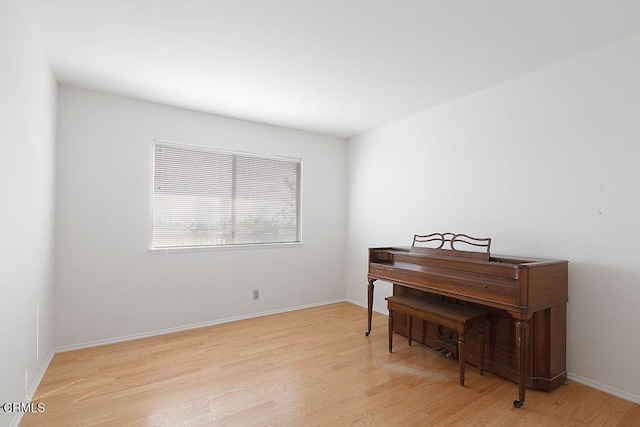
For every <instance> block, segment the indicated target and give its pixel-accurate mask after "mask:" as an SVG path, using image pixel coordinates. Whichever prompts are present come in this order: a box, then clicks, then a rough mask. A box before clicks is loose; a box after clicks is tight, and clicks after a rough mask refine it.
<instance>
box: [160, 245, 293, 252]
mask: <svg viewBox="0 0 640 427" xmlns="http://www.w3.org/2000/svg"><path fill="white" fill-rule="evenodd" d="M298 246H304V242H283V243H251V244H242V245H220V246H198V247H184V248H150V249H149V252H151V253H152V254H170V253H180V252H202V251H228V250H239V249H240V250H243V249H274V248H286V247H298Z"/></svg>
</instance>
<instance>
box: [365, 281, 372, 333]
mask: <svg viewBox="0 0 640 427" xmlns="http://www.w3.org/2000/svg"><path fill="white" fill-rule="evenodd" d="M373 282H375V279H369V286H367V315H368V321H369V323H368V326H369V328H368V329H367V332H365V333H364V335H365V336H367V337H368V336H369V334H370V333H371V316H372V315H373Z"/></svg>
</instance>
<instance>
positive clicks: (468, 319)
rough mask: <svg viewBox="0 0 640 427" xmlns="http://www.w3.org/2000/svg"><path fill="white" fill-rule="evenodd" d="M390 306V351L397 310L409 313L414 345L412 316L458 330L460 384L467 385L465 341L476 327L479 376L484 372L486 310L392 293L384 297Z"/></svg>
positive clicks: (409, 332)
mask: <svg viewBox="0 0 640 427" xmlns="http://www.w3.org/2000/svg"><path fill="white" fill-rule="evenodd" d="M385 299H386V300H387V308H388V309H389V353H391V352H392V349H393V319H394V317H395V313H404V314H406V315H407V336H408V338H409V345H411V328H412V326H413V325H412V319H413V317H417V318H418V319H422V320H425V321H427V322H433V323H436V324H438V325H442V326H444V327H447V328H451V329H455V330H456V331H457V332H458V360H459V363H460V385H461V386H464V366H465V344H464V339H465V335H466V333H467V330H468V329H471V328H474V327H477V328H479V329H478V341H479V343H480V366H479V367H480V375H483V374H484V319H485V315H486V312H484V311H482V310H477V309H474V308H471V307H466V306H462V305H458V304H455V303H452V302H446V301H437V300H433V299H428V298H420V297H417V296H409V295H393V296H390V297H387V298H385Z"/></svg>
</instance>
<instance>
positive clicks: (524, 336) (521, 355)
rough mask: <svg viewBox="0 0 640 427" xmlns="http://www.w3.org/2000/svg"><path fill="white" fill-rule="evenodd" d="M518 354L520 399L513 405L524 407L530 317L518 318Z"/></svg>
mask: <svg viewBox="0 0 640 427" xmlns="http://www.w3.org/2000/svg"><path fill="white" fill-rule="evenodd" d="M516 354H517V357H518V400H514V401H513V406H515V407H516V408H522V405H524V392H525V387H526V374H527V365H528V363H527V362H528V359H529V322H528V319H516Z"/></svg>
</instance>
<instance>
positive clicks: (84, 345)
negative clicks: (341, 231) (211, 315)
mask: <svg viewBox="0 0 640 427" xmlns="http://www.w3.org/2000/svg"><path fill="white" fill-rule="evenodd" d="M345 301H346V300H345V299H336V300H331V301H323V302H319V303H313V304H306V305H299V306H295V307H288V308H283V309H278V310H271V311H262V312H259V313H251V314H247V315H243V316H235V317H227V318H224V319H218V320H213V321H210V322H202V323H194V324H191V325H183V326H178V327H175V328H167V329H159V330H155V331H151V332H143V333H140V334H131V335H124V336H120V337H115V338H108V339H104V340H96V341H89V342H85V343H80V344H72V345H66V346H61V347H57V348H55V349H54V350H55V353H63V352H66V351H72V350H80V349H83V348H90V347H98V346H101V345H107V344H115V343H119V342H124V341H132V340H137V339H141V338H149V337H154V336H157V335H164V334H171V333H174V332H182V331H188V330H190V329H196V328H204V327H207V326H214V325H220V324H223V323H229V322H236V321H238V320H244V319H252V318H255V317H262V316H269V315H272V314H279V313H286V312H289V311H296V310H303V309H305V308H312V307H320V306H323V305H329V304H335V303H338V302H345Z"/></svg>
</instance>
